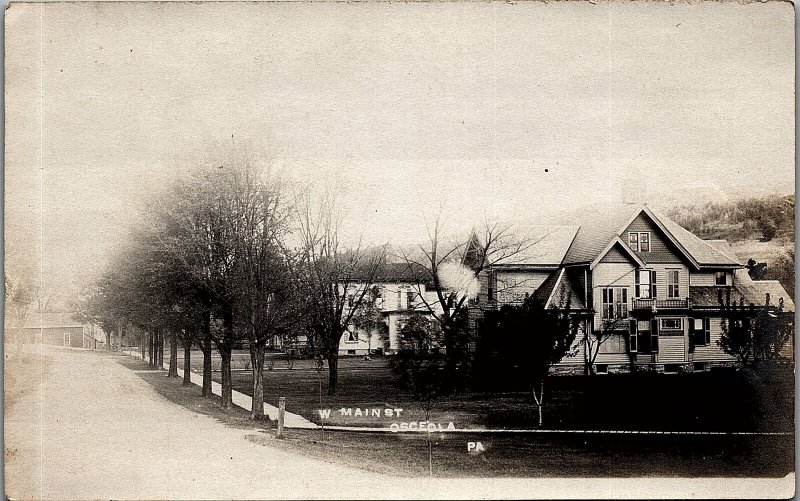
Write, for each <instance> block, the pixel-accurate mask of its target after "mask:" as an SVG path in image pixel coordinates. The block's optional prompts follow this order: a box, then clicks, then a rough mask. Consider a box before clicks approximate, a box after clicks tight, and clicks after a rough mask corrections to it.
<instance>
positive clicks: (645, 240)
mask: <svg viewBox="0 0 800 501" xmlns="http://www.w3.org/2000/svg"><path fill="white" fill-rule="evenodd" d="M639 252H650V234H649V233H639Z"/></svg>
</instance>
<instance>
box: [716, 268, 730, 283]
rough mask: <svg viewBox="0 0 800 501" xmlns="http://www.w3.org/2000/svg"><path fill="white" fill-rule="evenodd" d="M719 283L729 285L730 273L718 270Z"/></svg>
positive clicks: (717, 281)
mask: <svg viewBox="0 0 800 501" xmlns="http://www.w3.org/2000/svg"><path fill="white" fill-rule="evenodd" d="M715 281H716V284H717V285H728V274H727V273H725V272H724V271H718V272H717V273H716V275H715Z"/></svg>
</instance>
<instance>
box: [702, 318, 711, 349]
mask: <svg viewBox="0 0 800 501" xmlns="http://www.w3.org/2000/svg"><path fill="white" fill-rule="evenodd" d="M703 336H704V337H705V340H706V346H708V345H710V344H711V318H710V317H705V318H704V319H703Z"/></svg>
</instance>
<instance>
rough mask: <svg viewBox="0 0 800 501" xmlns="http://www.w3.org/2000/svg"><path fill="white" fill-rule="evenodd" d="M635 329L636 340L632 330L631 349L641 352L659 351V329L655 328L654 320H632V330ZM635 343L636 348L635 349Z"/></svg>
mask: <svg viewBox="0 0 800 501" xmlns="http://www.w3.org/2000/svg"><path fill="white" fill-rule="evenodd" d="M634 329H635V333H636V335H635V341H634V340H633V332H631V335H632V338H631V351H632V352H633V351H638V352H639V353H658V331H657V330H656V329H655V326H654V321H653V322H651V321H650V320H639V321H636V322H631V330H632V331H633V330H634ZM634 345H635V348H636V349H635V350H634V349H633V347H634Z"/></svg>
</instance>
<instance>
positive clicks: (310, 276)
mask: <svg viewBox="0 0 800 501" xmlns="http://www.w3.org/2000/svg"><path fill="white" fill-rule="evenodd" d="M336 207H337V205H336V200H335V197H334V196H333V195H331V194H330V193H328V194H325V195H324V196H322V197H321V200H320V201H319V203H318V204H315V203H313V202H312V197H311V195H310V193H308V192H306V193H304V194H303V195H301V196H300V197H298V203H297V205H296V208H295V211H294V214H295V216H296V217H295V219H296V227H297V230H298V234H299V236H300V238H301V246H300V249H299V251H298V255H297V259H296V261H295V262H294V263H293V265H292V272H293V274H294V277H295V284H296V287H297V290H298V298H299V302H300V304H301V305H302V306H301V307H302V310H303V313H304V319H305V321H306V322H307V329H308V332H309V334H310V337H311V345H312V346H313V347H314V349H315V350H316V352H317V353H318V354H319V355H321V356H322V357H324V358H325V359H326V360H327V361H328V371H329V372H328V394H329V395H333V394H335V393H336V386H337V381H338V363H339V343H340V341H341V338H342V336H343V335H344V333H345V331H346V330H347V328H348V326H349V325H351V323H352V322H353V318H354V316H355V315H356V314H357V312H358V310H359V308H361V307H362V305H363V304H364V301H365V298H366V297H367V296H368V294H369V293H370V291H371V289H372V285H373V284H374V282H375V279H376V277H377V274H378V271H379V269H380V266H381V265H382V264H383V263H384V261H385V257H386V250H385V247H381V248H378V249H367V248H364V247H362V244H361V242H359V243H358V244H357V245H356V246H355V247H353V248H345V247H344V246H343V245H341V244H340V241H339V228H340V219H339V214H338V211H337V210H336Z"/></svg>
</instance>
